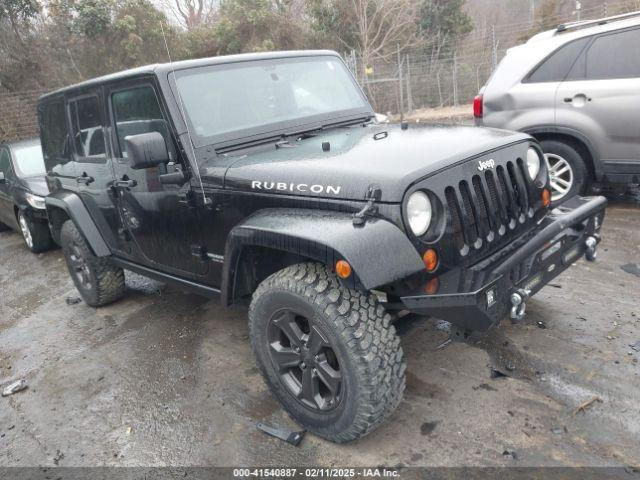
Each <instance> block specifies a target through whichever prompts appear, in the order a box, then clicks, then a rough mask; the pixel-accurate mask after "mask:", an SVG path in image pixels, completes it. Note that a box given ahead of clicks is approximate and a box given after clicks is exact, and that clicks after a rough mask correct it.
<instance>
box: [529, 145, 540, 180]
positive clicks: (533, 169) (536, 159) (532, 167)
mask: <svg viewBox="0 0 640 480" xmlns="http://www.w3.org/2000/svg"><path fill="white" fill-rule="evenodd" d="M540 163H541V159H540V154H538V151H537V150H536V149H535V148H530V149H529V150H528V151H527V170H529V177H531V180H535V179H536V177H537V176H538V173H540Z"/></svg>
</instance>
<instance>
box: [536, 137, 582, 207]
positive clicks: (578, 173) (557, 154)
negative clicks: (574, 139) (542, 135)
mask: <svg viewBox="0 0 640 480" xmlns="http://www.w3.org/2000/svg"><path fill="white" fill-rule="evenodd" d="M540 144H541V146H542V151H543V152H544V154H545V158H546V159H547V166H548V167H549V177H550V179H551V200H552V205H553V206H556V205H560V204H562V203H563V202H565V201H566V200H568V199H570V198H571V197H573V196H575V195H584V194H585V193H586V192H587V190H588V188H589V184H590V174H589V169H588V168H587V165H586V163H585V160H584V158H582V155H580V153H579V152H578V150H576V148H575V147H574V146H573V145H572V144H570V143H565V142H561V141H559V140H543V141H542V142H540ZM554 166H555V167H556V168H558V170H557V171H558V172H560V171H563V170H564V169H565V168H568V169H569V170H564V171H563V173H562V174H561V175H558V176H557V177H556V178H554V171H553V168H554ZM561 181H562V182H563V183H562V184H561V185H560V184H558V185H559V187H561V188H565V189H567V190H566V191H565V192H564V193H563V194H562V195H561V196H560V194H559V191H558V190H557V189H556V188H555V187H554V182H561ZM568 185H570V186H568Z"/></svg>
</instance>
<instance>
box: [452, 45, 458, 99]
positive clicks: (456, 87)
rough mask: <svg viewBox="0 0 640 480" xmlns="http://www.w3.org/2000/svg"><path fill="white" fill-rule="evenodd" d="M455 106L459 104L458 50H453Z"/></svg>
mask: <svg viewBox="0 0 640 480" xmlns="http://www.w3.org/2000/svg"><path fill="white" fill-rule="evenodd" d="M453 106H454V107H457V106H458V52H453Z"/></svg>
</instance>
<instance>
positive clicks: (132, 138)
mask: <svg viewBox="0 0 640 480" xmlns="http://www.w3.org/2000/svg"><path fill="white" fill-rule="evenodd" d="M124 144H125V147H126V149H127V157H128V159H129V165H131V168H133V169H134V170H141V169H143V168H152V167H157V166H158V165H162V164H163V163H168V162H169V151H168V150H167V144H166V143H165V141H164V137H163V136H162V134H160V133H159V132H149V133H141V134H139V135H129V136H127V137H124Z"/></svg>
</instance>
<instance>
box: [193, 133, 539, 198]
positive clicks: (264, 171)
mask: <svg viewBox="0 0 640 480" xmlns="http://www.w3.org/2000/svg"><path fill="white" fill-rule="evenodd" d="M528 138H529V137H528V136H527V135H524V134H521V133H515V132H508V131H503V130H495V129H487V128H477V127H446V126H419V125H411V126H410V127H409V128H408V129H407V130H402V129H401V128H400V126H399V125H368V126H364V127H363V126H356V127H343V128H335V129H332V130H329V131H326V132H321V133H320V134H319V135H317V136H314V137H311V138H306V139H302V140H299V141H295V140H292V141H290V143H283V144H280V145H279V146H277V147H276V146H274V144H271V145H269V146H268V147H265V146H262V147H255V148H253V149H245V150H242V151H235V152H230V153H228V154H226V157H227V160H228V163H227V165H229V166H228V168H227V169H226V173H225V180H224V188H226V189H234V190H243V191H254V192H261V193H273V194H282V195H299V196H310V197H323V198H336V199H345V200H363V199H364V197H365V194H366V193H367V190H368V188H369V186H371V185H379V186H380V187H381V189H382V198H381V201H382V202H390V203H391V202H401V201H402V197H403V195H404V192H405V191H406V189H407V188H408V187H409V186H410V185H411V184H413V183H414V182H416V181H418V180H420V179H421V178H424V177H425V176H428V175H429V174H431V173H435V172H437V171H438V170H440V169H442V168H445V167H447V166H450V165H452V164H454V163H457V162H460V161H464V160H466V159H469V158H471V157H475V156H478V155H480V154H483V153H486V152H488V151H491V150H493V149H497V148H500V147H503V146H505V145H508V144H511V143H514V142H518V141H522V140H526V139H528ZM233 157H236V158H235V159H234V158H233ZM204 167H205V168H203V172H204V176H206V172H207V170H208V169H207V165H206V164H205V165H204Z"/></svg>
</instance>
